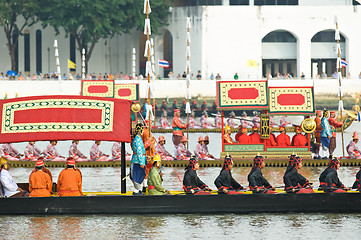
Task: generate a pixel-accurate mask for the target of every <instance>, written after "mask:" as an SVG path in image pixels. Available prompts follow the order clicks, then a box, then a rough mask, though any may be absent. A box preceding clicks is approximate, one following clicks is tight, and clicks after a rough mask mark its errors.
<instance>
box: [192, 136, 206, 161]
mask: <svg viewBox="0 0 361 240" xmlns="http://www.w3.org/2000/svg"><path fill="white" fill-rule="evenodd" d="M194 155H195V156H196V158H197V159H204V158H205V157H206V153H205V151H204V139H203V137H199V138H198V145H197V147H196V150H194Z"/></svg>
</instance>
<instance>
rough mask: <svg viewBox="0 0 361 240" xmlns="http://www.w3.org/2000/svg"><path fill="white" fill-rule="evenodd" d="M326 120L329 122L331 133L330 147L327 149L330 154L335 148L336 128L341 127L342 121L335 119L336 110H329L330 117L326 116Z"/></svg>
mask: <svg viewBox="0 0 361 240" xmlns="http://www.w3.org/2000/svg"><path fill="white" fill-rule="evenodd" d="M328 122H329V123H330V126H331V134H332V137H331V139H330V147H329V149H328V151H329V152H330V155H333V152H334V151H335V149H336V128H339V127H342V126H343V123H342V121H341V122H337V121H336V112H335V111H330V117H329V118H328Z"/></svg>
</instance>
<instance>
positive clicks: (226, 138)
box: [223, 125, 234, 143]
mask: <svg viewBox="0 0 361 240" xmlns="http://www.w3.org/2000/svg"><path fill="white" fill-rule="evenodd" d="M231 133H232V131H231V128H230V127H229V126H228V125H227V126H226V127H225V128H224V134H223V142H224V143H234V141H233V139H232V138H231Z"/></svg>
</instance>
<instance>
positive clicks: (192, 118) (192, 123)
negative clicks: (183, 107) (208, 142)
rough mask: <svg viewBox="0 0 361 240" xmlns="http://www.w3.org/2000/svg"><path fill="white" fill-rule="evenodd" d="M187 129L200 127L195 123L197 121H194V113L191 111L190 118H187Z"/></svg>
mask: <svg viewBox="0 0 361 240" xmlns="http://www.w3.org/2000/svg"><path fill="white" fill-rule="evenodd" d="M188 123H189V128H195V127H200V125H199V124H198V123H197V121H196V120H195V119H194V111H193V110H192V112H191V114H190V116H189V120H188Z"/></svg>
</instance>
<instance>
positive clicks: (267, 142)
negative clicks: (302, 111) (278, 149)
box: [261, 126, 277, 147]
mask: <svg viewBox="0 0 361 240" xmlns="http://www.w3.org/2000/svg"><path fill="white" fill-rule="evenodd" d="M269 131H270V132H269V139H261V143H264V144H265V145H266V146H268V147H270V146H276V145H277V143H276V137H275V135H274V133H273V132H272V127H271V126H270V127H269Z"/></svg>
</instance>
